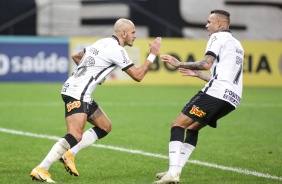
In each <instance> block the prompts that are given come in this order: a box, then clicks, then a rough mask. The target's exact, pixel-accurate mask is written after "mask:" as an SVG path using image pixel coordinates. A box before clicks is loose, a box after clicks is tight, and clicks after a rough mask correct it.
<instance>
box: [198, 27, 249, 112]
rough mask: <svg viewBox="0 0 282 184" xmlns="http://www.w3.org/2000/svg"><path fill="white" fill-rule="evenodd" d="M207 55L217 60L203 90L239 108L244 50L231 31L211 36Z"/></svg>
mask: <svg viewBox="0 0 282 184" xmlns="http://www.w3.org/2000/svg"><path fill="white" fill-rule="evenodd" d="M206 55H213V56H214V57H215V58H216V60H215V61H214V63H213V65H212V67H211V68H210V75H211V79H210V81H209V82H208V83H207V84H206V85H205V87H204V88H203V89H202V91H203V92H205V93H206V94H208V95H211V96H213V97H216V98H219V99H222V100H225V101H227V102H229V103H230V104H232V105H233V106H235V107H237V106H238V105H239V104H240V101H241V98H242V85H243V82H242V81H243V61H244V49H243V47H242V45H241V43H240V42H239V41H238V40H236V39H235V38H234V37H233V36H232V34H231V32H230V31H227V30H226V31H221V32H218V33H214V34H212V35H211V36H210V39H209V41H208V43H207V48H206Z"/></svg>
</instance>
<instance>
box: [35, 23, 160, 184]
mask: <svg viewBox="0 0 282 184" xmlns="http://www.w3.org/2000/svg"><path fill="white" fill-rule="evenodd" d="M135 39H136V30H135V25H134V24H133V23H132V22H131V21H130V20H128V19H118V20H117V21H116V23H115V25H114V33H113V35H112V36H111V37H108V38H103V39H100V40H98V41H96V42H95V43H93V44H92V45H90V46H88V47H86V48H85V49H84V50H82V51H80V52H78V53H76V54H74V55H72V59H73V60H74V62H75V63H76V64H77V68H76V70H75V71H74V72H73V74H72V76H71V77H69V78H68V80H67V81H66V82H65V83H64V85H63V87H62V91H61V94H62V99H63V101H64V102H65V117H66V125H67V134H66V135H65V136H64V137H62V138H61V139H60V140H58V142H57V143H55V144H54V146H53V147H52V149H51V150H50V151H49V153H48V154H47V156H46V157H45V158H44V160H43V161H42V162H41V163H40V164H39V165H38V166H37V167H35V168H34V169H33V170H32V171H31V173H30V176H31V178H32V179H34V180H38V181H42V182H50V183H54V181H53V180H52V178H51V175H50V173H49V172H48V170H49V168H50V167H51V165H52V164H53V163H55V162H56V161H58V160H59V159H61V161H62V162H63V163H64V165H65V167H66V169H67V171H68V172H70V173H71V174H74V175H76V176H78V172H77V170H76V168H75V165H74V155H75V154H76V153H77V152H78V151H79V150H80V149H82V148H85V147H87V146H90V145H91V144H93V143H94V142H95V141H97V140H98V139H102V138H103V137H105V136H106V135H107V134H108V133H109V132H110V131H111V122H110V120H109V119H108V117H107V116H106V114H105V112H104V111H103V110H102V108H101V107H100V106H99V105H98V104H97V102H95V101H94V99H92V97H91V94H92V93H93V91H94V90H95V88H96V87H97V86H98V85H99V84H101V83H102V82H103V81H104V80H105V78H106V77H107V75H109V74H110V73H111V72H112V71H113V70H114V69H115V68H116V67H120V68H121V70H123V71H124V72H126V73H127V74H128V75H129V76H130V77H131V78H132V79H134V80H135V81H137V82H140V81H141V80H142V79H143V78H144V77H145V75H146V73H147V72H148V70H149V68H150V66H151V65H152V63H153V61H154V59H155V58H156V56H157V55H158V53H159V49H160V46H161V38H160V37H157V38H156V39H155V40H154V42H153V43H152V44H151V43H150V44H149V49H150V54H149V56H148V58H147V59H146V61H145V62H144V64H142V65H141V66H140V67H136V66H135V65H134V63H133V62H132V61H131V60H130V59H129V57H128V54H127V52H126V50H125V49H124V47H125V46H130V47H131V46H133V42H134V40H135ZM87 121H88V122H89V123H91V124H92V125H94V127H93V128H90V129H89V130H87V131H85V132H84V133H83V131H84V127H85V124H86V122H87ZM71 148H73V149H71ZM67 151H68V152H67Z"/></svg>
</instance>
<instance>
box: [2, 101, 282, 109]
mask: <svg viewBox="0 0 282 184" xmlns="http://www.w3.org/2000/svg"><path fill="white" fill-rule="evenodd" d="M98 104H99V105H101V106H102V107H103V106H131V107H135V106H146V107H147V106H149V107H151V106H181V107H182V106H184V105H185V102H172V103H169V102H148V103H146V102H145V103H144V102H126V103H123V102H117V103H114V102H98ZM63 105H64V104H63V102H0V108H1V107H57V106H62V107H63ZM239 107H240V108H241V107H256V108H257V107H261V108H270V107H274V108H281V107H282V103H263V102H262V103H249V102H245V103H242V104H240V106H239Z"/></svg>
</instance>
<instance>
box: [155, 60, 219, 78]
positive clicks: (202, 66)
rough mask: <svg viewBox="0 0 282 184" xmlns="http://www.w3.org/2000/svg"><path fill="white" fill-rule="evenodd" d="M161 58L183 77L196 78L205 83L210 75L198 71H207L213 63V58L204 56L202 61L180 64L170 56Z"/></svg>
mask: <svg viewBox="0 0 282 184" xmlns="http://www.w3.org/2000/svg"><path fill="white" fill-rule="evenodd" d="M161 58H162V59H163V61H164V62H167V63H169V64H171V65H172V66H174V67H176V68H179V71H180V72H181V73H182V75H183V76H192V77H198V78H200V79H202V80H204V81H207V82H208V81H209V80H210V75H208V74H205V73H202V72H200V71H198V70H209V69H210V68H211V66H212V64H213V62H214V61H215V57H213V56H211V55H206V56H205V58H204V59H203V60H201V61H196V62H180V61H178V60H177V59H176V58H175V57H172V56H171V55H161Z"/></svg>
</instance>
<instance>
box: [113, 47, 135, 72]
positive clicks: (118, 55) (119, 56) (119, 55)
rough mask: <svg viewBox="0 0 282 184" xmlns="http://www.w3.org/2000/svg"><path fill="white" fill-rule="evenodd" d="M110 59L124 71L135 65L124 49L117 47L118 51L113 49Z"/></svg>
mask: <svg viewBox="0 0 282 184" xmlns="http://www.w3.org/2000/svg"><path fill="white" fill-rule="evenodd" d="M109 59H110V60H111V61H112V62H113V63H114V64H116V65H118V66H119V67H120V68H121V69H122V70H123V71H124V70H126V69H127V68H129V67H131V66H133V65H134V63H133V62H132V61H131V60H130V59H129V57H128V55H127V52H126V50H125V49H124V48H123V47H117V49H113V50H112V53H111V54H109Z"/></svg>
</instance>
